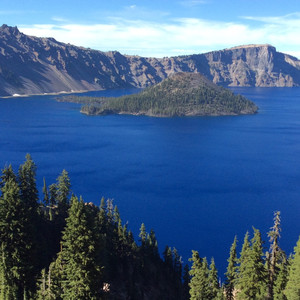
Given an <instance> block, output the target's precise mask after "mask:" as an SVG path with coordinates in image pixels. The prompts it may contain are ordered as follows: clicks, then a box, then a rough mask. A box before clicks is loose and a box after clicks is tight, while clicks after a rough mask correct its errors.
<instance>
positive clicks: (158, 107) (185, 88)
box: [59, 72, 258, 117]
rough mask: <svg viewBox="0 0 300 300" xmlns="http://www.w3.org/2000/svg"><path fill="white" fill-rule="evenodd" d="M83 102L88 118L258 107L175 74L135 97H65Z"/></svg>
mask: <svg viewBox="0 0 300 300" xmlns="http://www.w3.org/2000/svg"><path fill="white" fill-rule="evenodd" d="M59 101H68V102H77V103H82V104H83V106H82V108H81V112H82V113H84V114H87V115H109V114H130V115H146V116H152V117H175V116H224V115H241V114H254V113H256V112H257V110H258V107H257V106H256V105H255V104H254V103H253V102H251V101H250V100H248V99H246V98H245V97H243V96H241V95H235V94H234V93H232V92H231V91H230V90H228V89H226V88H223V87H220V86H217V85H216V84H214V83H213V82H212V81H210V80H208V79H207V78H206V77H205V76H203V75H201V74H199V73H182V72H181V73H175V74H174V75H172V76H170V77H169V78H167V79H165V80H163V81H162V82H160V83H158V84H156V85H154V86H151V87H148V88H146V89H144V90H143V91H141V92H140V93H138V94H133V95H126V96H121V97H116V98H111V97H107V98H104V97H86V96H75V95H71V96H67V97H62V98H60V99H59Z"/></svg>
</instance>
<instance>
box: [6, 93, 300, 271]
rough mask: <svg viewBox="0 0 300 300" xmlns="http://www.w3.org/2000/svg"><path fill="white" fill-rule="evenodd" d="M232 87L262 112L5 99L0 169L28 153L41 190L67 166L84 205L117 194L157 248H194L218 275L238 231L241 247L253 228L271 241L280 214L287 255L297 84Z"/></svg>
mask: <svg viewBox="0 0 300 300" xmlns="http://www.w3.org/2000/svg"><path fill="white" fill-rule="evenodd" d="M235 91H236V92H239V93H241V94H243V95H245V96H246V97H248V98H249V99H251V100H253V101H254V102H255V103H256V104H257V105H258V106H259V108H260V109H259V113H258V114H256V115H248V116H229V117H194V118H151V117H142V116H139V117H136V116H125V115H121V116H105V117H88V116H85V115H82V114H80V113H79V107H80V105H78V104H72V103H57V102H56V101H54V96H34V97H28V98H13V99H0V134H1V139H0V166H1V167H3V166H4V165H5V164H6V163H12V164H13V166H14V168H15V169H16V168H17V167H18V166H19V164H21V163H22V162H23V161H24V157H25V155H26V153H30V154H31V155H32V157H33V159H34V161H35V162H36V164H37V165H38V186H39V189H40V190H41V187H42V179H43V177H45V178H46V181H47V183H48V184H51V183H53V182H54V181H55V178H56V177H57V176H58V174H59V173H60V172H61V171H62V169H66V170H67V171H68V172H69V174H70V177H71V182H72V189H73V191H74V193H75V194H77V195H78V196H79V195H82V196H83V198H84V200H85V201H92V202H94V203H95V204H97V205H98V204H99V202H100V199H101V197H102V196H104V197H105V198H113V199H114V203H115V204H117V205H118V207H119V210H120V212H121V217H122V218H123V221H124V222H126V221H128V223H129V228H130V229H131V230H133V231H134V233H135V234H136V235H137V234H138V230H139V227H140V224H141V223H142V222H144V223H145V225H146V228H147V229H148V231H150V229H151V228H153V229H154V230H155V232H156V234H157V238H158V241H159V245H160V249H161V250H163V248H164V247H165V245H169V246H172V247H173V246H175V247H176V248H177V249H178V251H179V253H180V254H181V255H182V256H183V259H184V261H185V262H187V259H188V257H190V256H191V249H195V250H198V251H199V253H200V256H203V257H204V256H207V257H208V259H210V257H211V256H213V257H214V258H215V260H216V264H217V267H218V268H219V270H220V272H221V273H223V272H224V271H225V268H226V265H227V262H226V259H227V257H228V254H229V248H230V245H231V243H232V241H233V238H234V235H236V234H237V235H238V240H239V241H240V244H241V243H242V241H243V237H244V234H245V232H246V231H247V230H249V231H250V232H252V226H255V227H256V228H259V229H260V230H261V231H262V232H263V237H264V239H265V240H267V238H266V232H267V231H268V230H269V227H271V226H272V223H273V221H272V219H273V212H274V211H276V210H280V211H281V213H282V227H283V231H282V239H281V245H282V247H283V248H284V249H285V250H286V251H287V252H288V253H290V252H291V251H292V249H293V247H294V246H295V244H296V241H297V239H298V237H299V234H300V222H299V219H300V200H299V195H300V184H299V182H300V88H276V89H275V88H239V89H235ZM132 92H134V90H117V91H103V92H98V93H95V92H93V93H91V94H93V95H94V94H98V95H113V96H117V95H120V94H123V93H132ZM240 246H241V245H240ZM267 247H268V244H267V243H266V248H267Z"/></svg>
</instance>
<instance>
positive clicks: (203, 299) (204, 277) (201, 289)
mask: <svg viewBox="0 0 300 300" xmlns="http://www.w3.org/2000/svg"><path fill="white" fill-rule="evenodd" d="M192 253H193V255H192V258H191V259H190V260H191V261H192V262H193V264H192V267H191V270H190V276H191V280H190V296H191V297H190V299H191V300H207V299H209V296H210V295H209V283H208V272H209V271H208V264H207V259H206V258H205V257H204V258H203V259H201V258H200V257H199V253H198V252H197V251H194V250H193V251H192Z"/></svg>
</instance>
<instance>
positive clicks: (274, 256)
mask: <svg viewBox="0 0 300 300" xmlns="http://www.w3.org/2000/svg"><path fill="white" fill-rule="evenodd" d="M280 223H281V220H280V212H279V211H276V212H275V213H274V225H273V227H271V230H270V231H269V232H268V237H269V238H270V244H271V245H270V251H269V253H268V257H267V263H268V273H269V282H268V292H269V295H268V297H269V298H270V299H273V287H274V283H275V280H276V276H277V273H278V261H279V259H280V257H281V256H282V250H281V249H280V247H279V238H280V232H281V226H280Z"/></svg>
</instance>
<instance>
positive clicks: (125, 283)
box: [0, 155, 300, 300]
mask: <svg viewBox="0 0 300 300" xmlns="http://www.w3.org/2000/svg"><path fill="white" fill-rule="evenodd" d="M36 170H37V167H36V165H35V163H34V162H33V160H32V159H31V157H30V155H27V156H26V161H25V162H24V164H22V165H21V166H20V167H19V170H18V172H15V171H14V170H13V168H12V166H6V167H4V169H3V170H2V172H1V173H0V257H1V259H0V299H1V300H24V299H30V300H42V299H43V300H50V299H51V300H52V299H53V300H54V299H55V300H70V299H76V300H106V299H107V300H108V299H109V300H120V299H130V300H135V299H136V300H150V299H151V300H152V299H164V300H188V299H190V300H199V299H203V300H225V299H226V300H254V299H255V300H267V299H268V300H269V299H270V300H273V299H276V300H279V299H282V300H296V299H297V300H298V299H299V295H300V279H299V270H300V264H299V262H300V259H299V257H300V239H299V241H298V242H297V245H296V247H295V251H294V254H293V256H291V257H290V258H288V257H287V256H286V254H285V253H284V251H283V250H282V249H281V248H280V244H279V239H280V232H281V220H280V212H276V213H275V215H274V226H273V227H272V228H271V229H270V231H269V232H268V236H269V238H270V240H269V241H270V249H269V250H268V251H267V252H266V253H264V251H265V250H266V248H264V246H263V245H264V242H263V241H262V238H261V233H260V231H259V230H258V229H255V228H253V237H252V238H250V235H249V233H248V232H247V233H246V234H245V238H244V242H243V245H242V250H241V252H240V255H238V253H237V244H238V239H237V238H236V237H235V239H234V242H233V244H232V247H231V249H230V254H229V255H230V257H229V259H228V268H227V272H226V274H225V275H226V282H225V284H221V282H220V281H219V275H222V274H219V275H218V272H217V267H216V265H215V262H214V259H213V258H212V259H210V260H208V259H207V258H206V257H200V255H199V252H198V251H192V258H191V259H190V261H191V267H189V266H188V265H185V267H184V268H183V263H182V259H181V257H180V255H179V253H178V251H177V250H176V249H175V248H170V247H169V246H166V247H165V250H164V251H163V255H162V256H161V255H160V251H159V247H158V241H157V239H156V236H155V233H154V231H153V230H150V232H148V233H147V231H146V226H145V225H144V224H141V227H140V233H139V239H138V241H136V240H135V239H134V235H133V233H132V232H131V231H130V230H129V228H128V226H127V224H123V222H122V220H121V217H120V213H119V211H118V209H117V207H116V206H114V205H113V202H112V200H107V201H104V198H103V199H102V200H101V204H100V206H99V207H97V206H95V205H94V204H93V203H85V202H84V201H83V200H82V199H81V198H80V199H78V198H77V197H76V196H74V194H72V191H71V183H70V179H69V177H68V173H67V172H66V171H65V170H64V171H63V172H62V173H61V175H60V176H59V177H58V178H57V181H56V182H55V183H53V184H51V185H50V186H47V185H46V181H45V179H44V187H43V194H44V197H43V198H42V199H39V197H38V190H37V187H36V178H35V177H36ZM71 195H72V196H71ZM183 238H184V237H183ZM195 238H201V237H195Z"/></svg>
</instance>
